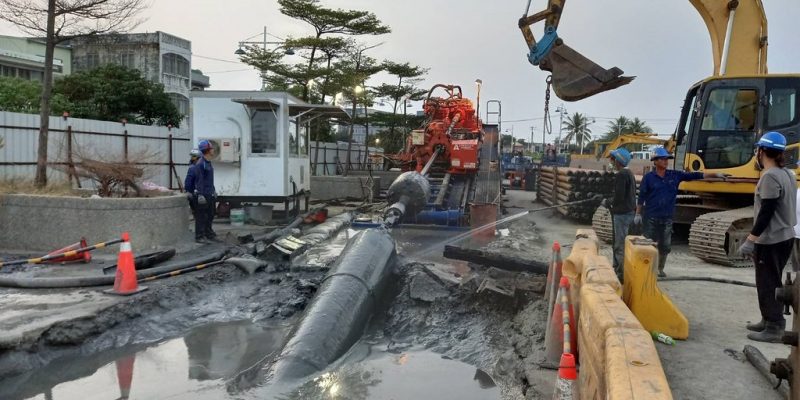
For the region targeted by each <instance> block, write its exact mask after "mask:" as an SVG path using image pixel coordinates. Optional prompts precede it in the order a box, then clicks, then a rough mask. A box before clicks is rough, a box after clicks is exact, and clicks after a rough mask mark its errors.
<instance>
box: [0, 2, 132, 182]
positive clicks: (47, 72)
mask: <svg viewBox="0 0 800 400" xmlns="http://www.w3.org/2000/svg"><path fill="white" fill-rule="evenodd" d="M145 6H146V0H0V19H3V20H5V21H8V22H10V23H12V24H14V25H16V26H17V27H19V28H20V29H21V30H22V31H24V32H25V33H27V34H29V35H32V36H36V37H42V38H44V41H45V52H44V79H43V82H42V99H41V105H40V106H39V117H40V123H39V148H38V151H37V160H36V179H35V182H34V183H35V185H36V186H37V187H44V186H46V185H47V136H48V131H49V129H50V100H51V92H52V89H53V54H54V52H55V47H56V45H57V44H59V43H61V42H64V41H66V40H69V39H72V38H75V37H80V36H90V35H97V34H102V33H110V32H122V31H126V30H128V29H132V28H134V27H136V26H138V25H139V24H140V23H141V22H142V21H141V20H140V19H138V18H137V16H138V15H139V13H140V12H141V11H142V10H143V9H144V8H145Z"/></svg>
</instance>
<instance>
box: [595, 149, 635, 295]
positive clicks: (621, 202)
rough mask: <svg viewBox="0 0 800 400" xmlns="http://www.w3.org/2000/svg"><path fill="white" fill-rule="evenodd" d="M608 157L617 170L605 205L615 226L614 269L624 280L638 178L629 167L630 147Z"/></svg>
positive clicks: (616, 150)
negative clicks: (609, 198)
mask: <svg viewBox="0 0 800 400" xmlns="http://www.w3.org/2000/svg"><path fill="white" fill-rule="evenodd" d="M608 158H609V159H610V160H611V166H612V168H613V169H614V170H615V171H616V174H615V175H614V196H613V197H612V198H611V200H608V199H603V206H605V207H606V208H608V210H609V211H610V212H611V221H612V224H613V227H614V245H613V247H614V271H615V272H616V273H617V277H618V278H619V281H620V282H622V280H623V273H622V272H623V267H624V262H623V256H624V254H625V237H626V236H628V231H629V229H630V226H631V224H632V223H633V217H634V211H636V178H635V177H634V176H633V172H631V170H630V169H629V168H628V164H629V163H630V162H631V153H630V152H629V151H628V149H625V148H623V147H620V148H618V149H614V150H611V153H609V156H608Z"/></svg>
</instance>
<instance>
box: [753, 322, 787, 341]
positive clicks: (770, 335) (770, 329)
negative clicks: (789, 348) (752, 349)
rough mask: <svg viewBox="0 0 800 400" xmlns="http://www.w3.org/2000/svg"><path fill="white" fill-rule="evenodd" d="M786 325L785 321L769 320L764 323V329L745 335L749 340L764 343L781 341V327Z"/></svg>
mask: <svg viewBox="0 0 800 400" xmlns="http://www.w3.org/2000/svg"><path fill="white" fill-rule="evenodd" d="M784 327H786V321H781V322H770V321H767V322H766V323H765V324H764V330H763V331H761V332H753V333H750V334H748V335H747V338H748V339H750V340H755V341H756V342H765V343H781V338H782V337H783V328H784Z"/></svg>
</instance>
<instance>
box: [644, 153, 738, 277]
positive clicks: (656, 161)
mask: <svg viewBox="0 0 800 400" xmlns="http://www.w3.org/2000/svg"><path fill="white" fill-rule="evenodd" d="M673 158H675V157H673V156H672V154H670V153H669V152H668V151H667V149H665V148H663V147H657V148H656V149H655V151H654V152H653V155H652V156H651V157H650V161H652V162H653V166H654V170H652V171H650V172H648V173H647V174H645V176H644V178H642V183H641V184H640V185H639V200H638V204H637V206H636V216H635V217H634V223H636V224H638V223H644V225H643V233H644V236H645V237H647V238H648V239H650V240H653V241H655V242H656V243H657V245H658V276H659V277H665V276H667V274H666V273H665V272H664V266H666V264H667V255H668V254H669V252H670V250H671V248H672V217H673V215H674V214H675V200H676V199H677V197H678V185H680V184H681V182H684V181H694V180H698V179H708V178H721V179H726V178H727V177H728V176H730V175H729V174H725V173H717V172H705V173H703V172H684V171H676V170H673V169H668V168H667V167H668V166H669V160H670V159H673Z"/></svg>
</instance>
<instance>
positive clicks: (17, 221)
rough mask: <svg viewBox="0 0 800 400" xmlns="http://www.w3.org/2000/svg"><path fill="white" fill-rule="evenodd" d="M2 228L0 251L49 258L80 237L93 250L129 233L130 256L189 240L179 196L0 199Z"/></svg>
mask: <svg viewBox="0 0 800 400" xmlns="http://www.w3.org/2000/svg"><path fill="white" fill-rule="evenodd" d="M165 221H170V223H164V222H165ZM0 226H2V227H3V232H2V233H0V249H8V250H14V251H37V252H42V251H44V252H47V251H52V250H54V249H58V248H62V247H64V246H66V245H69V244H70V243H74V242H77V241H79V240H80V239H81V238H82V237H85V238H86V239H87V241H88V242H89V243H90V244H94V243H99V242H102V241H106V240H111V239H115V238H118V237H120V235H121V234H122V233H123V232H128V233H130V236H131V244H132V246H133V249H134V251H136V250H150V249H159V248H162V247H172V246H174V245H175V244H177V243H179V242H181V241H183V240H186V239H187V238H189V236H190V233H189V204H188V202H187V201H186V197H185V196H183V195H174V196H164V197H148V198H79V197H63V196H39V195H25V194H5V195H2V196H0ZM48 227H52V229H47V228H48ZM30 232H37V234H35V235H32V234H28V233H30ZM101 251H102V250H101ZM105 252H116V249H115V248H114V249H108V250H105Z"/></svg>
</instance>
